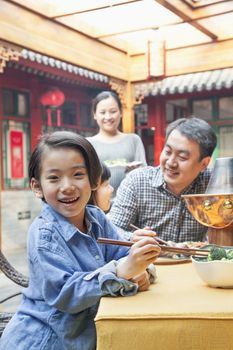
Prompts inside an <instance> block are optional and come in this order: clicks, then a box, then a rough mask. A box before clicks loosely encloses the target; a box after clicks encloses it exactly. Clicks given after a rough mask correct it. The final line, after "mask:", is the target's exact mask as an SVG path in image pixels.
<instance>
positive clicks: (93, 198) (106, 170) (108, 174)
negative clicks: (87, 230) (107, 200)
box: [88, 162, 111, 206]
mask: <svg viewBox="0 0 233 350" xmlns="http://www.w3.org/2000/svg"><path fill="white" fill-rule="evenodd" d="M101 167H102V173H101V177H100V184H102V183H103V182H104V181H107V180H108V179H110V177H111V171H110V170H109V168H108V167H107V165H106V164H105V163H104V162H101ZM95 192H96V191H92V193H91V197H90V199H89V201H88V204H92V205H96V206H98V203H97V200H96V195H95Z"/></svg>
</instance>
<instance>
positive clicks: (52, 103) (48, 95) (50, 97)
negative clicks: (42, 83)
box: [40, 87, 65, 126]
mask: <svg viewBox="0 0 233 350" xmlns="http://www.w3.org/2000/svg"><path fill="white" fill-rule="evenodd" d="M64 102H65V95H64V93H63V92H62V91H61V90H59V89H58V88H56V87H52V88H50V89H49V90H48V91H46V92H45V93H44V94H43V95H42V96H41V97H40V103H41V104H42V105H43V106H44V107H45V108H46V112H47V125H48V126H51V125H52V110H55V111H56V112H57V113H56V116H57V126H61V110H60V109H59V107H60V106H61V105H62V104H63V103H64Z"/></svg>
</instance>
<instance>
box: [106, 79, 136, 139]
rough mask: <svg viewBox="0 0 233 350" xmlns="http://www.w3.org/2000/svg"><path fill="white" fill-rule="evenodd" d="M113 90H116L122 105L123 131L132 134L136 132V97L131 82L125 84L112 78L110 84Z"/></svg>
mask: <svg viewBox="0 0 233 350" xmlns="http://www.w3.org/2000/svg"><path fill="white" fill-rule="evenodd" d="M109 84H110V86H111V88H112V90H115V91H116V93H117V94H118V96H119V98H120V100H121V103H122V130H123V132H126V133H130V132H134V131H135V121H134V108H133V107H134V96H133V91H132V85H131V83H130V82H124V81H121V80H118V79H114V78H112V79H111V80H110V82H109Z"/></svg>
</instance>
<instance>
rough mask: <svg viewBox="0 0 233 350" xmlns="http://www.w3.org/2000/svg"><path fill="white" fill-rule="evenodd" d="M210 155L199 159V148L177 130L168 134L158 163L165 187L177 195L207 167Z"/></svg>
mask: <svg viewBox="0 0 233 350" xmlns="http://www.w3.org/2000/svg"><path fill="white" fill-rule="evenodd" d="M209 161H210V157H205V158H203V159H202V160H200V148H199V145H198V143H197V142H196V141H193V140H189V139H188V138H187V137H185V136H184V135H182V134H181V133H180V132H179V131H178V130H173V131H172V132H171V134H170V135H169V137H168V139H167V142H166V144H165V146H164V149H163V151H162V153H161V155H160V165H161V169H162V173H163V176H164V180H165V182H166V185H167V188H168V190H169V191H171V192H172V193H174V194H176V195H179V194H180V193H181V192H182V191H183V190H184V189H185V188H186V187H188V186H189V185H190V184H191V183H192V182H193V180H194V179H195V178H196V177H197V176H198V175H199V173H200V172H201V171H203V170H205V168H206V167H207V165H208V163H209Z"/></svg>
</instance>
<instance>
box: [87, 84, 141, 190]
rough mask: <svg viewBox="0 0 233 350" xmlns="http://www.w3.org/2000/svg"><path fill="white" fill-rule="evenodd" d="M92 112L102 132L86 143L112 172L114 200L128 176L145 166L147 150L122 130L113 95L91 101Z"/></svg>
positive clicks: (119, 109) (106, 93)
mask: <svg viewBox="0 0 233 350" xmlns="http://www.w3.org/2000/svg"><path fill="white" fill-rule="evenodd" d="M92 112H93V116H94V119H95V120H96V122H97V124H98V127H99V132H98V134H96V135H95V136H92V137H88V138H87V139H88V141H89V142H91V144H92V145H93V146H94V148H95V150H96V152H97V154H98V156H99V158H100V160H101V161H102V162H104V163H105V164H106V165H108V167H109V168H110V170H111V180H110V183H111V185H112V186H113V188H114V193H113V197H114V196H115V194H116V190H117V188H118V187H119V185H120V183H121V181H122V180H123V178H124V177H125V175H126V173H127V172H129V171H131V170H133V169H135V168H137V167H139V166H142V165H146V157H145V150H144V146H143V143H142V141H141V139H140V137H139V136H138V135H136V134H133V133H132V134H126V133H123V132H121V131H120V130H119V124H120V122H121V117H122V105H121V101H120V99H119V97H118V96H117V94H115V93H114V92H112V91H103V92H101V93H99V94H98V95H97V96H96V97H95V98H94V99H93V101H92Z"/></svg>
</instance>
